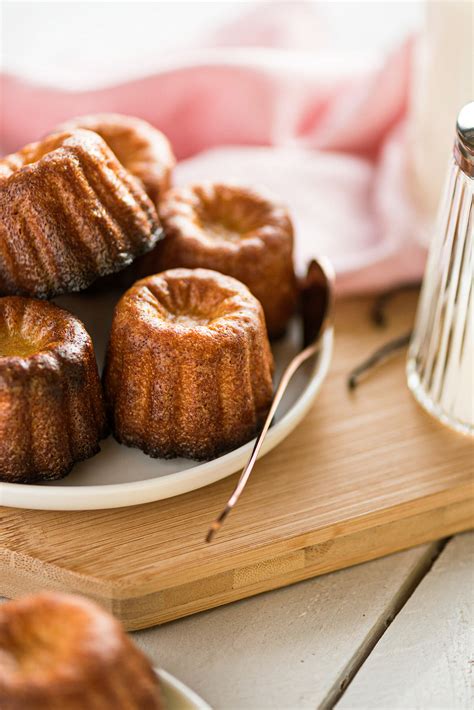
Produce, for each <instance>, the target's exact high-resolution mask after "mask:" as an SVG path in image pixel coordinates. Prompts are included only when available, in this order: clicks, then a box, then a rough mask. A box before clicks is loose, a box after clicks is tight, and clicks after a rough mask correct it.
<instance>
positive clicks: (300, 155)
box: [0, 3, 425, 293]
mask: <svg viewBox="0 0 474 710" xmlns="http://www.w3.org/2000/svg"><path fill="white" fill-rule="evenodd" d="M296 7H298V9H297V10H295V12H292V10H291V6H288V5H286V6H285V8H286V9H285V12H284V13H282V12H281V11H280V12H275V13H268V12H265V13H262V12H261V11H259V10H258V9H257V10H256V11H251V12H252V18H251V19H252V21H249V18H248V17H247V19H245V18H244V19H240V20H238V21H237V22H236V23H235V24H234V25H233V26H232V27H226V28H224V29H223V30H222V32H221V33H220V34H219V35H217V36H216V37H215V38H214V39H213V42H212V44H213V48H212V49H208V50H190V51H188V52H186V53H183V54H181V56H179V57H176V56H172V57H170V58H168V59H167V60H166V62H165V61H162V62H161V66H160V70H159V71H157V72H155V73H153V74H152V75H149V76H145V77H143V78H138V79H134V80H131V81H127V82H125V83H120V84H115V85H113V86H109V87H106V88H100V89H91V90H87V91H74V92H73V91H66V90H63V89H59V88H51V87H45V86H36V85H30V84H29V83H27V82H23V81H22V80H21V79H20V78H18V77H15V76H11V75H8V74H3V75H1V76H0V81H1V95H0V98H1V119H2V121H1V126H0V145H2V147H3V150H4V151H5V152H9V151H13V150H15V149H17V148H18V147H19V146H21V145H23V144H25V143H27V142H29V141H31V140H35V139H37V138H38V137H39V136H42V135H43V134H45V133H47V132H49V131H51V129H53V128H54V126H55V125H56V124H58V123H60V122H61V121H63V120H65V119H67V118H70V117H72V116H74V115H80V114H84V113H91V112H99V111H114V112H119V113H125V114H132V115H136V116H140V117H141V118H144V119H145V120H147V121H149V122H150V123H152V124H153V125H155V126H156V127H157V128H159V129H160V130H162V131H164V132H165V133H166V135H167V136H168V137H169V138H170V140H171V142H172V144H173V147H174V150H175V152H176V155H177V157H178V158H179V160H180V162H179V164H178V167H177V170H176V180H175V182H176V183H178V184H182V183H186V182H190V181H195V180H202V179H219V180H237V181H239V182H244V183H250V184H257V185H261V186H264V187H266V188H268V189H270V190H271V191H272V192H273V193H274V194H275V195H276V196H277V197H278V198H280V199H281V200H282V201H284V202H286V203H287V204H288V206H289V208H290V210H291V212H292V215H293V217H294V222H295V227H296V258H297V265H298V269H299V270H300V271H302V270H303V269H304V266H305V263H306V262H307V260H308V259H309V258H310V257H311V256H314V255H316V256H317V255H318V254H322V253H324V254H326V255H328V256H329V257H330V258H331V259H332V261H333V263H334V264H335V267H336V272H337V286H338V290H339V292H341V293H354V292H361V291H374V290H377V289H382V288H386V287H389V286H392V285H394V284H396V283H397V282H402V281H407V280H412V279H416V278H418V277H419V276H420V275H421V273H422V269H423V264H424V259H425V253H424V249H423V248H422V247H421V246H420V245H419V243H418V242H417V239H416V231H417V230H416V218H415V214H414V210H413V209H412V206H411V203H410V199H409V196H408V193H407V190H406V179H405V153H404V145H405V144H404V124H405V122H406V114H407V109H408V101H409V87H410V76H411V63H412V53H413V41H411V40H407V41H406V42H405V43H404V44H403V46H401V47H400V48H399V50H398V51H396V52H395V53H394V54H393V55H391V56H389V57H388V59H387V60H386V62H385V63H384V64H383V66H380V67H369V68H367V69H366V70H363V71H362V70H361V69H360V68H359V69H357V68H356V67H352V66H351V65H342V66H341V63H340V62H339V63H337V62H333V61H327V59H326V60H325V58H324V55H323V54H321V53H319V52H318V51H311V49H310V48H311V37H314V36H315V33H316V32H317V29H316V27H314V26H312V25H311V22H310V18H309V17H308V16H307V14H306V13H305V12H302V11H301V6H300V5H299V3H298V4H297V5H295V8H296ZM270 15H271V17H269V16H270ZM257 44H258V45H260V47H258V48H256V47H254V46H249V45H257ZM230 45H239V46H237V47H236V46H230ZM262 45H265V46H262Z"/></svg>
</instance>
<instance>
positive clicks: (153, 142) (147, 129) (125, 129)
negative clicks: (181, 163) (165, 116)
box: [56, 113, 176, 204]
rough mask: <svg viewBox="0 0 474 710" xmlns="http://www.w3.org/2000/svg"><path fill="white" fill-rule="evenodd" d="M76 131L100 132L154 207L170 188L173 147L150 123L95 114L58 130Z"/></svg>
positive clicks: (174, 160) (131, 118)
mask: <svg viewBox="0 0 474 710" xmlns="http://www.w3.org/2000/svg"><path fill="white" fill-rule="evenodd" d="M77 128H86V129H87V130H89V131H95V133H98V134H99V135H100V136H101V137H102V138H103V139H104V140H105V142H106V143H107V145H108V146H109V148H110V149H111V150H112V151H113V152H114V154H115V155H116V157H117V158H118V160H119V161H120V162H121V163H122V165H123V166H124V167H125V168H127V170H129V171H130V172H131V173H132V175H134V176H135V177H137V178H138V179H139V180H140V181H141V182H142V184H143V186H144V188H145V190H146V192H147V193H148V195H149V197H150V198H151V200H152V201H153V202H154V203H155V204H156V203H157V202H158V200H159V198H160V197H161V196H162V195H163V194H164V193H165V192H166V190H168V189H169V188H170V187H171V177H172V172H173V169H174V167H175V165H176V158H175V157H174V155H173V150H172V148H171V144H170V142H169V140H168V139H167V138H166V136H165V135H164V133H162V132H161V131H158V130H157V129H156V128H154V127H153V126H152V125H151V124H150V123H147V121H143V120H141V119H140V118H135V117H134V116H124V115H122V114H119V113H95V114H89V115H86V116H78V117H77V118H72V119H71V120H69V121H66V122H65V123H62V124H61V125H60V126H58V128H57V129H56V130H58V131H70V130H75V129H77Z"/></svg>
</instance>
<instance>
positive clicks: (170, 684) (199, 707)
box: [155, 668, 211, 710]
mask: <svg viewBox="0 0 474 710" xmlns="http://www.w3.org/2000/svg"><path fill="white" fill-rule="evenodd" d="M155 673H156V675H157V676H158V678H159V679H160V686H161V691H162V695H163V701H164V703H163V704H164V707H165V708H166V710H211V706H210V705H208V704H207V703H205V702H204V700H202V699H201V698H200V697H199V695H196V693H195V692H194V690H191V689H190V688H188V687H187V686H186V685H184V683H182V682H181V681H180V680H178V679H177V678H175V677H174V676H172V675H171V673H168V672H167V671H164V670H163V669H162V668H160V669H158V668H157V669H156V670H155Z"/></svg>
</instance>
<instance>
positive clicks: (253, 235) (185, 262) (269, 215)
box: [133, 182, 297, 337]
mask: <svg viewBox="0 0 474 710" xmlns="http://www.w3.org/2000/svg"><path fill="white" fill-rule="evenodd" d="M159 213H160V218H161V221H162V224H163V228H164V230H165V239H164V240H163V241H162V242H161V243H160V244H158V245H157V247H156V249H154V250H153V251H152V252H150V253H149V254H147V255H146V256H144V257H143V258H142V259H140V260H139V261H137V263H136V265H134V267H133V268H134V271H136V270H137V269H140V276H145V275H147V274H152V273H157V272H159V271H162V270H165V269H171V268H175V267H187V268H198V267H202V268H206V269H213V270H215V271H220V272H221V273H223V274H228V275H229V276H233V277H234V278H236V279H238V280H239V281H242V283H244V284H245V285H246V286H248V288H249V289H250V291H251V292H252V293H253V295H254V296H256V298H258V300H259V301H260V303H261V304H262V306H263V310H264V313H265V319H266V323H267V328H268V332H269V335H270V336H271V337H278V336H280V335H282V334H283V333H284V331H285V329H286V326H287V324H288V321H289V319H290V318H291V316H292V315H293V313H294V310H295V306H296V300H297V284H296V276H295V270H294V264H293V225H292V222H291V219H290V217H289V214H288V211H287V210H286V209H285V207H283V206H282V205H280V204H278V203H277V202H274V201H273V200H271V199H270V198H269V197H267V196H266V195H264V194H262V193H260V192H258V191H257V190H254V189H251V188H247V187H243V186H240V185H232V184H223V183H207V182H205V183H200V184H195V185H190V186H188V187H180V188H174V189H171V190H169V191H168V192H167V193H166V195H165V196H164V198H163V199H162V200H161V202H160V204H159Z"/></svg>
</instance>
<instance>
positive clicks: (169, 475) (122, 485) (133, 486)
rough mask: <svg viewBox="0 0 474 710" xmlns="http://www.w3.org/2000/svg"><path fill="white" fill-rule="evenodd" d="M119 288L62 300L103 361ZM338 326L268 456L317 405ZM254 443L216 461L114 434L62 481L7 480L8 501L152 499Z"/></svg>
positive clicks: (56, 503)
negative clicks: (144, 448)
mask: <svg viewBox="0 0 474 710" xmlns="http://www.w3.org/2000/svg"><path fill="white" fill-rule="evenodd" d="M118 297H119V294H116V293H110V292H109V293H107V294H101V295H97V294H94V295H93V296H92V295H83V294H81V295H76V296H67V297H63V298H61V299H58V301H57V302H58V304H59V305H61V306H63V307H65V308H67V309H68V310H70V311H72V312H73V313H75V314H76V315H78V316H79V317H80V318H81V319H82V321H83V322H84V323H85V325H86V327H87V329H88V331H89V333H90V334H91V335H92V338H93V340H94V345H95V348H96V353H97V357H98V360H99V363H101V362H102V360H103V356H104V352H105V347H106V342H107V337H108V331H109V327H110V322H111V317H112V311H113V306H114V304H115V302H116V301H117V300H118ZM298 335H299V333H298V323H296V322H294V323H293V324H292V327H291V328H290V331H289V334H288V335H287V337H286V338H285V339H284V340H283V341H281V342H278V343H277V344H276V345H275V347H274V355H275V361H276V378H278V377H279V374H280V373H281V371H282V370H283V368H284V367H285V365H286V364H287V363H288V361H289V360H290V359H291V356H292V354H293V353H295V352H296V349H297V343H298ZM332 341H333V333H332V330H328V331H327V332H326V334H325V336H324V338H323V343H322V349H321V352H320V355H319V356H318V357H317V358H314V359H313V360H311V361H309V362H307V363H305V364H304V365H303V366H302V367H301V368H300V369H299V370H298V372H297V373H296V374H295V375H294V377H293V380H292V381H291V384H290V385H289V387H288V390H287V391H286V393H285V396H284V398H283V400H282V402H281V404H280V407H279V409H278V412H277V415H276V417H275V421H274V423H273V425H272V427H271V429H270V431H269V432H268V434H267V437H266V439H265V441H264V444H263V446H262V450H261V453H260V455H261V456H263V455H264V454H266V453H268V452H269V451H270V450H271V449H273V448H274V447H275V446H276V445H277V444H279V443H280V441H282V440H283V439H284V438H285V437H286V436H288V434H289V433H290V432H291V431H292V430H293V429H294V428H295V427H296V426H297V425H298V424H299V422H300V421H301V420H302V418H303V417H304V416H305V414H306V413H307V411H308V410H309V408H310V406H311V404H312V402H313V400H314V399H315V397H316V395H317V393H318V391H319V389H320V387H321V384H322V382H323V380H324V378H325V376H326V373H327V371H328V368H329V363H330V359H331V353H332ZM251 448H252V442H249V443H248V444H245V445H244V446H241V447H240V448H238V449H235V450H234V451H231V452H230V453H228V454H225V455H224V456H220V457H219V458H217V459H214V460H213V461H207V462H205V463H197V462H196V461H189V460H186V459H173V460H171V461H165V460H163V459H152V458H150V457H149V456H146V455H145V454H144V453H143V452H141V451H140V450H138V449H131V448H128V447H126V446H121V445H119V444H118V443H117V442H116V441H115V440H114V439H113V438H112V437H111V436H110V437H109V438H108V439H106V440H105V441H103V442H102V443H101V452H100V453H99V454H98V455H97V456H94V457H93V458H91V459H89V460H87V461H83V462H81V463H79V464H77V465H76V466H75V467H74V469H73V471H72V472H71V473H70V474H69V476H67V477H66V478H64V479H63V480H61V481H52V482H51V483H43V484H40V485H24V484H18V483H0V505H3V506H10V507H14V508H33V509H37V510H100V509H104V508H121V507H125V506H131V505H137V504H140V503H150V502H152V501H156V500H161V499H163V498H171V497H172V496H176V495H181V494H182V493H187V492H188V491H192V490H195V489H196V488H201V487H202V486H207V485H209V484H210V483H214V482H215V481H218V480H220V479H221V478H225V477H226V476H229V475H230V474H232V473H235V472H236V471H238V470H239V469H241V468H242V467H243V466H244V465H245V463H246V461H247V459H248V457H249V455H250V451H251Z"/></svg>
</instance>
